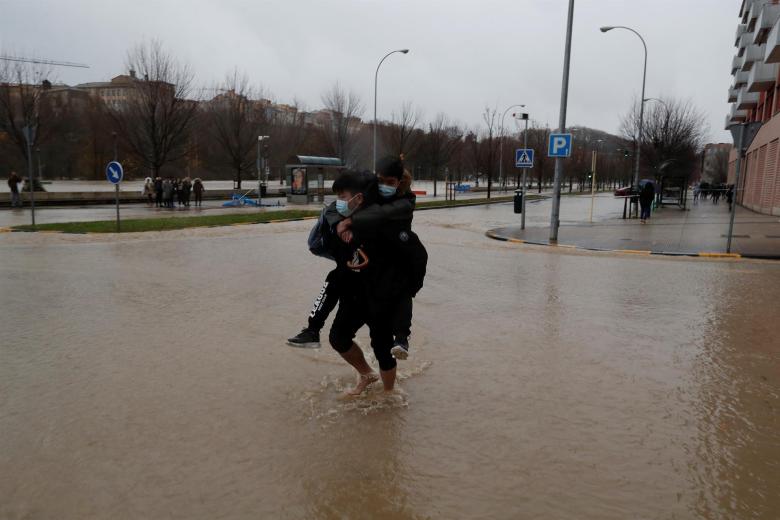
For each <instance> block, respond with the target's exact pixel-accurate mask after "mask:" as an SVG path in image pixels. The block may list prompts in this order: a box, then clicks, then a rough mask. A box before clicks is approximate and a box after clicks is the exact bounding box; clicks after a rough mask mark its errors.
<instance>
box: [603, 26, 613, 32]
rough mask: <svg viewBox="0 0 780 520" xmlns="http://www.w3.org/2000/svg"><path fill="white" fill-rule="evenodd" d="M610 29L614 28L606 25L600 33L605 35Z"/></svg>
mask: <svg viewBox="0 0 780 520" xmlns="http://www.w3.org/2000/svg"><path fill="white" fill-rule="evenodd" d="M612 29H614V27H611V26H609V25H607V26H604V27H602V28H601V32H603V33H605V32H607V31H611V30H612Z"/></svg>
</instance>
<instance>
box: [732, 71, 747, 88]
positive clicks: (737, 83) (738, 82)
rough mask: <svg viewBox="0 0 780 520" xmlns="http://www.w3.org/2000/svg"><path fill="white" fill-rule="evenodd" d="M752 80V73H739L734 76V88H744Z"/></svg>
mask: <svg viewBox="0 0 780 520" xmlns="http://www.w3.org/2000/svg"><path fill="white" fill-rule="evenodd" d="M748 79H750V72H737V74H736V75H735V76H734V88H742V87H744V86H746V85H747V82H748Z"/></svg>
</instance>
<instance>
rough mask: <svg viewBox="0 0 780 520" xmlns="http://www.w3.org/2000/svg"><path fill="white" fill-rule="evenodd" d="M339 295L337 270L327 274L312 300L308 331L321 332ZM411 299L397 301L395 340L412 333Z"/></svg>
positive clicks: (394, 321)
mask: <svg viewBox="0 0 780 520" xmlns="http://www.w3.org/2000/svg"><path fill="white" fill-rule="evenodd" d="M340 293H341V284H340V283H339V274H338V270H336V269H334V270H332V271H331V272H329V273H328V276H327V277H326V278H325V283H324V284H323V285H322V289H321V290H320V294H319V295H318V296H317V298H316V299H315V300H314V306H313V307H312V309H311V313H309V330H314V331H317V332H319V331H321V330H322V328H323V327H324V326H325V320H327V319H328V316H330V313H331V312H333V309H335V308H336V304H337V303H338V302H339V296H340ZM411 328H412V297H411V296H403V297H401V298H400V300H398V306H397V309H396V311H395V312H394V313H393V323H392V330H393V336H395V337H396V338H402V339H409V336H411V334H412V331H411Z"/></svg>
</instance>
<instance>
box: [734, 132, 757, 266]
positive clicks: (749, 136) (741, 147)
mask: <svg viewBox="0 0 780 520" xmlns="http://www.w3.org/2000/svg"><path fill="white" fill-rule="evenodd" d="M728 129H729V130H730V131H731V136H732V137H733V138H734V145H735V148H736V149H737V161H736V164H735V165H734V166H735V170H736V171H735V172H734V194H733V196H732V197H733V198H732V203H731V215H730V216H729V234H728V243H727V245H726V253H731V237H732V236H733V234H734V215H736V213H737V194H738V193H739V174H740V170H741V169H742V157H743V156H744V155H745V152H747V150H748V148H750V145H751V144H752V143H753V139H755V137H756V134H757V133H758V131H759V130H760V129H761V123H760V122H757V121H756V122H753V123H742V124H741V125H740V124H737V125H731V126H730V127H729V128H728Z"/></svg>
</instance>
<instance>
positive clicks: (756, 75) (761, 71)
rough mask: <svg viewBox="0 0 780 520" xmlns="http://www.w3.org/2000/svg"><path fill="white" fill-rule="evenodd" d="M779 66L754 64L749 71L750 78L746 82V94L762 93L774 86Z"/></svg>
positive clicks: (774, 64)
mask: <svg viewBox="0 0 780 520" xmlns="http://www.w3.org/2000/svg"><path fill="white" fill-rule="evenodd" d="M778 67H780V65H778V64H777V63H773V64H771V65H767V64H766V63H756V64H755V65H753V68H752V69H750V72H749V74H750V76H749V77H748V80H747V90H748V92H763V91H765V90H767V89H769V88H772V87H774V86H775V83H776V82H777V70H778Z"/></svg>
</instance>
